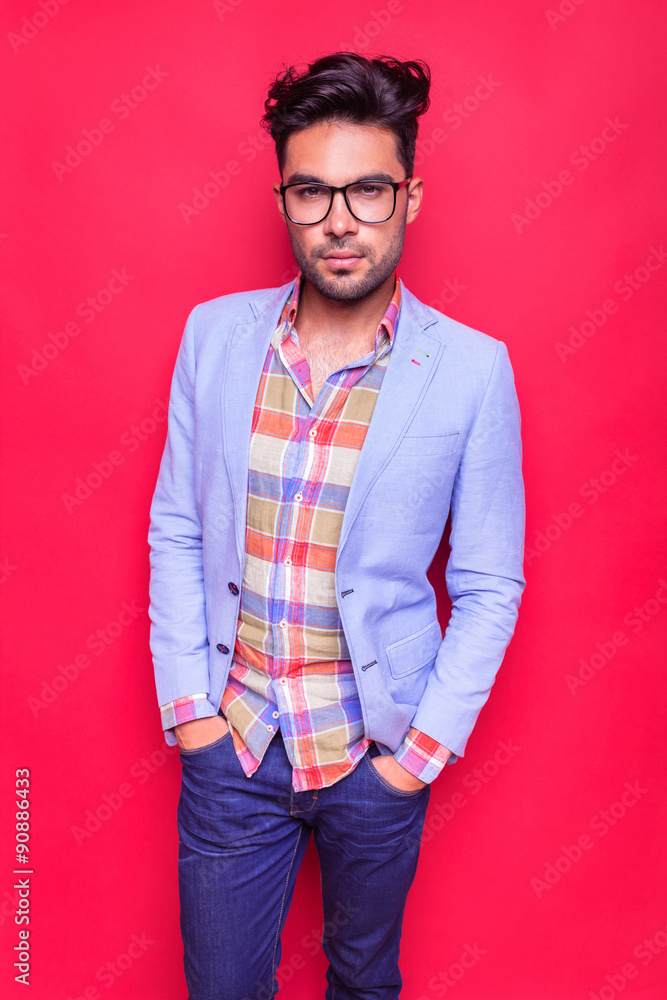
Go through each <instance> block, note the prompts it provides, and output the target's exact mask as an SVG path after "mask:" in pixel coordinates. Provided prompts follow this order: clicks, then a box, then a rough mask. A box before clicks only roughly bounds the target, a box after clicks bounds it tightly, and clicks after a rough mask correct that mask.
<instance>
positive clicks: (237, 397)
mask: <svg viewBox="0 0 667 1000" xmlns="http://www.w3.org/2000/svg"><path fill="white" fill-rule="evenodd" d="M293 287H294V281H291V282H287V284H285V285H282V286H281V287H280V288H277V289H271V290H270V292H269V293H268V294H267V295H265V296H264V297H263V298H258V299H256V300H254V301H251V303H250V305H251V307H252V309H253V311H254V312H255V318H254V319H252V320H250V321H249V322H247V323H243V322H241V323H238V324H237V325H236V326H235V327H234V328H233V330H232V331H231V333H230V334H229V337H228V340H227V350H226V352H225V358H224V363H223V379H222V391H221V397H220V405H221V407H222V434H223V442H224V447H223V452H224V459H225V464H226V466H227V473H228V475H229V481H230V483H231V491H232V497H233V502H234V524H235V527H236V545H237V548H238V554H239V560H240V563H241V565H243V561H244V552H245V521H246V507H247V499H248V464H249V461H250V435H251V431H252V416H253V412H254V409H255V397H256V395H257V386H258V385H259V378H260V375H261V373H262V367H263V365H264V361H265V359H266V352H267V351H268V349H269V344H270V342H271V337H272V336H273V334H274V332H275V329H276V326H277V325H278V320H279V319H280V313H281V312H282V308H283V306H284V304H285V301H286V299H287V297H288V295H289V294H290V291H291V289H292V288H293Z"/></svg>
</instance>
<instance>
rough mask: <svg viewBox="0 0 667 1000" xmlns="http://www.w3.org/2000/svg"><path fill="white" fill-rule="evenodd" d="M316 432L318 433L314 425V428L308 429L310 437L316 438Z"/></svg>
mask: <svg viewBox="0 0 667 1000" xmlns="http://www.w3.org/2000/svg"><path fill="white" fill-rule="evenodd" d="M316 434H317V431H316V430H315V428H314V427H313V428H312V430H309V431H308V437H311V438H314V437H315V435H316Z"/></svg>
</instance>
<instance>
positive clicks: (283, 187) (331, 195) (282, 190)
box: [280, 176, 412, 226]
mask: <svg viewBox="0 0 667 1000" xmlns="http://www.w3.org/2000/svg"><path fill="white" fill-rule="evenodd" d="M411 180H412V176H410V177H406V178H405V180H403V181H384V180H382V181H381V180H375V178H373V177H369V178H368V179H367V180H363V181H351V182H350V183H349V184H343V186H342V187H334V186H333V184H322V183H320V181H311V182H310V183H311V185H312V187H320V188H329V207H328V208H327V210H326V212H325V213H324V215H323V216H322V218H321V219H318V220H317V222H297V221H296V219H293V218H292V216H291V215H290V214H289V212H288V211H287V203H286V201H285V191H287V189H288V188H291V187H304V186H306V187H308V181H294V182H293V183H292V184H281V185H280V194H281V195H282V199H283V208H284V209H285V215H286V216H287V218H288V219H289V220H290V222H293V223H294V225H295V226H317V225H319V224H320V222H324V220H325V219H326V217H327V215H328V214H329V212H330V211H331V206H332V205H333V200H334V195H335V194H336V192H337V191H342V192H343V198H345V204H346V205H347V209H348V211H349V213H350V215H351V216H352V217H353V218H354V219H356V220H357V222H361V223H363V225H364V226H377V225H379V224H381V223H382V222H389V220H390V219H391V217H392V215H393V214H394V212H395V211H396V196H397V195H398V192H399V191H400V190H401V188H403V187H405V185H406V184H407V183H408V182H409V181H411ZM355 184H388V185H389V186H390V187H392V188H393V189H394V207H393V208H392V210H391V212H390V213H389V215H388V216H387V218H386V219H376V220H375V222H366V220H365V219H360V218H359V216H358V215H355V214H354V212H353V211H352V206H351V205H350V202H349V199H348V197H347V189H348V188H350V187H354V186H355Z"/></svg>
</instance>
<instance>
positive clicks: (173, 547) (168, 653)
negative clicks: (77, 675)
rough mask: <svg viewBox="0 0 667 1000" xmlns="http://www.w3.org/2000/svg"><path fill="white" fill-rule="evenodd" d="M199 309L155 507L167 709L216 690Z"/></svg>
mask: <svg viewBox="0 0 667 1000" xmlns="http://www.w3.org/2000/svg"><path fill="white" fill-rule="evenodd" d="M196 311H197V309H196V307H195V309H193V310H192V312H191V313H190V315H189V317H188V319H187V322H186V324H185V331H184V333H183V336H182V339H181V343H180V347H179V350H178V355H177V358H176V364H175V367H174V373H173V377H172V382H171V391H170V396H169V413H168V424H167V440H166V443H165V447H164V452H163V454H162V459H161V462H160V469H159V473H158V478H157V485H156V487H155V492H154V495H153V499H152V503H151V508H150V527H149V531H148V543H149V545H150V584H149V593H150V602H149V612H148V613H149V617H150V621H151V626H150V647H151V653H152V656H153V666H154V669H155V685H156V689H157V696H158V704H160V705H164V704H166V703H168V702H172V701H174V700H175V699H177V698H183V697H187V696H190V695H194V694H202V693H208V692H209V690H210V688H209V667H208V660H209V643H208V634H207V633H208V629H207V622H206V602H205V595H204V570H203V559H202V522H201V518H200V512H199V509H198V505H197V502H196V490H195V468H194V464H195V463H194V438H195V414H194V386H195V368H196V353H195V326H196ZM172 739H173V737H172Z"/></svg>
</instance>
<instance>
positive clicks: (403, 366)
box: [338, 282, 444, 555]
mask: <svg viewBox="0 0 667 1000" xmlns="http://www.w3.org/2000/svg"><path fill="white" fill-rule="evenodd" d="M434 323H437V317H435V316H434V315H433V313H432V312H430V311H429V310H428V309H427V308H426V307H425V306H424V305H423V304H422V303H421V302H420V301H419V299H417V298H416V297H415V296H414V295H412V293H411V292H409V291H408V290H407V289H406V287H405V285H404V284H403V283H402V282H401V311H400V313H399V318H398V324H397V327H396V339H395V342H394V344H393V346H392V349H391V353H390V355H389V362H388V364H387V370H386V372H385V374H384V378H383V380H382V386H381V388H380V392H379V394H378V397H377V401H376V403H375V409H374V410H373V416H372V417H371V422H370V424H369V427H368V432H367V434H366V438H365V440H364V444H363V447H362V449H361V452H360V454H359V459H358V461H357V466H356V469H355V473H354V478H353V480H352V486H351V487H350V492H349V494H348V498H347V504H346V507H345V514H344V515H343V523H342V525H341V533H340V539H339V542H338V553H339V555H340V552H341V550H342V548H343V546H344V544H345V542H346V540H347V537H348V535H349V532H350V528H351V526H352V523H353V521H354V519H355V517H356V516H357V514H358V512H359V509H360V507H361V505H362V504H363V502H364V498H365V496H366V493H367V492H368V489H369V488H370V486H371V484H372V482H373V480H374V479H375V477H376V476H377V475H379V473H380V472H381V470H382V468H383V466H384V464H385V462H386V461H387V459H388V458H389V456H390V454H391V452H392V451H393V450H394V448H395V447H396V446H397V445H398V444H399V442H400V440H401V438H402V436H403V433H404V430H405V427H406V425H407V423H408V420H409V418H410V416H411V415H412V413H413V412H414V410H415V407H416V406H417V404H418V402H419V400H420V399H421V397H422V395H423V393H424V392H425V390H426V387H427V385H428V383H429V381H430V379H431V377H432V375H433V372H434V370H435V366H436V365H437V362H438V358H439V357H440V354H441V353H442V351H443V350H444V345H443V344H442V343H441V342H440V341H439V340H436V339H435V337H431V336H429V334H428V333H426V332H425V331H426V330H427V328H428V327H429V326H432V325H433V324H434Z"/></svg>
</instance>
